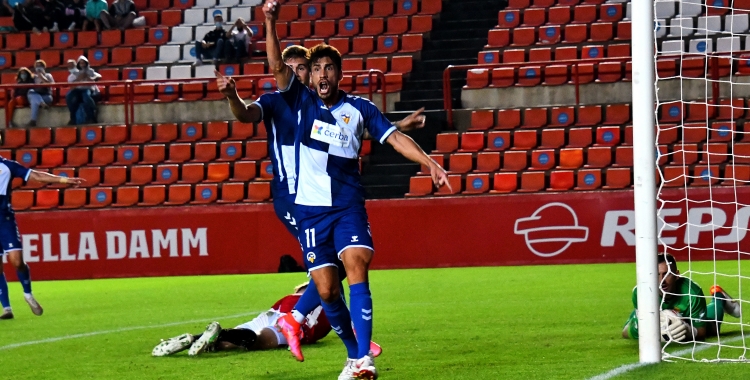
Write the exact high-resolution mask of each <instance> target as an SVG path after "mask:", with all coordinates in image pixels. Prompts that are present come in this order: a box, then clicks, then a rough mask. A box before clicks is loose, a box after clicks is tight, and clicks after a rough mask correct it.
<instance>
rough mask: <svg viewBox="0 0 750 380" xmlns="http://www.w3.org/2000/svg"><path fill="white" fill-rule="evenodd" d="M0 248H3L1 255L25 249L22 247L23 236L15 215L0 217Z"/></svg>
mask: <svg viewBox="0 0 750 380" xmlns="http://www.w3.org/2000/svg"><path fill="white" fill-rule="evenodd" d="M0 247H2V248H3V251H2V252H0V255H2V254H4V253H7V252H8V251H15V250H17V249H23V247H22V246H21V234H20V233H19V232H18V225H17V224H16V217H15V216H13V215H5V216H2V217H0Z"/></svg>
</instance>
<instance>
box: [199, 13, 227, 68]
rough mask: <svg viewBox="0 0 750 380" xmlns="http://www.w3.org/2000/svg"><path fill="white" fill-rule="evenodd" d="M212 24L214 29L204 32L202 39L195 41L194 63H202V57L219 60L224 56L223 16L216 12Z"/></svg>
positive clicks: (224, 34)
mask: <svg viewBox="0 0 750 380" xmlns="http://www.w3.org/2000/svg"><path fill="white" fill-rule="evenodd" d="M214 25H216V29H214V30H212V31H210V32H208V33H206V35H205V36H203V39H202V40H200V41H196V42H195V65H196V66H200V65H202V64H203V59H204V58H208V59H215V60H217V61H220V60H221V59H223V58H224V43H225V42H224V40H225V38H226V34H227V33H226V31H225V30H224V18H223V17H222V16H221V15H220V14H217V15H216V16H214Z"/></svg>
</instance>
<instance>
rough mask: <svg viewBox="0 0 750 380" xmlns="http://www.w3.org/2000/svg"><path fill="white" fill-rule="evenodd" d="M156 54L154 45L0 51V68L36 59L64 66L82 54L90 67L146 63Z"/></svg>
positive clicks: (15, 66) (30, 64)
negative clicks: (85, 49)
mask: <svg viewBox="0 0 750 380" xmlns="http://www.w3.org/2000/svg"><path fill="white" fill-rule="evenodd" d="M156 54H157V49H156V47H155V46H138V47H135V48H133V47H116V48H111V49H109V48H90V49H88V51H84V50H83V49H66V50H54V49H46V50H43V51H35V50H34V51H32V50H24V51H17V52H11V51H5V52H0V69H8V68H20V67H33V66H34V61H36V60H37V59H41V60H43V61H45V63H46V64H47V67H49V68H54V67H60V66H65V65H66V62H67V61H68V60H69V59H72V60H77V59H78V57H80V56H82V55H85V56H86V57H87V59H88V60H89V62H90V64H91V66H92V67H101V66H125V65H130V64H141V65H148V64H151V63H154V61H156V58H157V57H156Z"/></svg>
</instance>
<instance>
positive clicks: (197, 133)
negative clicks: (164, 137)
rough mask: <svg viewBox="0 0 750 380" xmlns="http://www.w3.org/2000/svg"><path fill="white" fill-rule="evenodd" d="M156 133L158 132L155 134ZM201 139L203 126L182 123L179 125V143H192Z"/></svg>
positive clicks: (200, 124)
mask: <svg viewBox="0 0 750 380" xmlns="http://www.w3.org/2000/svg"><path fill="white" fill-rule="evenodd" d="M157 133H158V132H157ZM202 138H203V124H202V123H182V124H181V125H180V138H179V139H178V140H177V141H179V142H188V141H190V142H193V141H198V140H201V139H202Z"/></svg>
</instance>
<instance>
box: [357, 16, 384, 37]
mask: <svg viewBox="0 0 750 380" xmlns="http://www.w3.org/2000/svg"><path fill="white" fill-rule="evenodd" d="M384 30H385V20H383V19H382V18H379V17H377V18H366V19H364V21H362V35H363V36H378V35H381V34H383V31H384Z"/></svg>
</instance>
